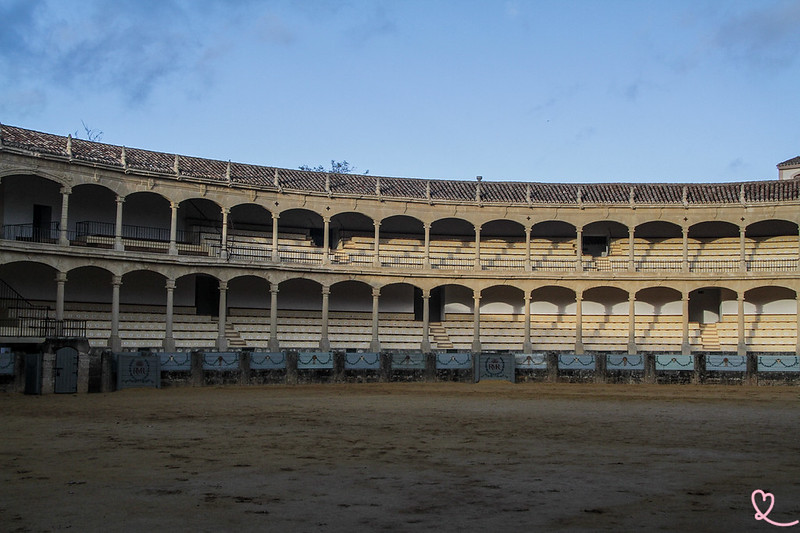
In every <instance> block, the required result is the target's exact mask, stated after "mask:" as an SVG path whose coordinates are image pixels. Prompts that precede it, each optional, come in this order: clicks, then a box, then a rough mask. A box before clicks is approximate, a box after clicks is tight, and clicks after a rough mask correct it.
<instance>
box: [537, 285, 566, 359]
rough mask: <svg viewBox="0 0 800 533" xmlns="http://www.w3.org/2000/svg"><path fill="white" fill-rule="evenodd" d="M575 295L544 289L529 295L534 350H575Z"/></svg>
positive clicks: (561, 290)
mask: <svg viewBox="0 0 800 533" xmlns="http://www.w3.org/2000/svg"><path fill="white" fill-rule="evenodd" d="M575 311H576V299H575V291H573V290H572V289H568V288H566V287H559V286H553V285H547V286H544V287H539V288H537V289H534V290H533V291H532V292H531V343H532V348H533V349H534V350H573V349H574V348H575Z"/></svg>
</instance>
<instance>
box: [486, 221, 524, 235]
mask: <svg viewBox="0 0 800 533" xmlns="http://www.w3.org/2000/svg"><path fill="white" fill-rule="evenodd" d="M509 237H513V238H517V237H522V238H523V239H524V238H525V226H524V225H523V224H521V223H520V222H517V221H516V220H508V219H505V218H496V219H494V220H490V221H488V222H484V224H483V226H482V227H481V240H483V239H484V238H487V239H491V238H496V239H508V238H509Z"/></svg>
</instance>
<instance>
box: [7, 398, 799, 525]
mask: <svg viewBox="0 0 800 533" xmlns="http://www.w3.org/2000/svg"><path fill="white" fill-rule="evenodd" d="M0 407H2V411H1V412H2V414H0V427H2V439H0V466H1V468H2V470H0V472H1V474H0V475H1V476H2V487H1V488H0V529H2V530H4V531H63V530H68V529H69V530H71V531H108V530H112V531H215V532H216V531H233V530H238V531H270V532H272V531H348V532H350V531H375V530H387V531H393V530H396V531H418V530H438V531H457V530H460V531H464V530H469V531H550V530H569V531H632V530H644V529H647V530H658V529H660V530H665V531H747V530H751V531H768V530H775V531H778V530H780V529H779V528H775V527H774V526H771V525H768V524H766V523H765V522H757V521H756V520H755V519H754V509H753V507H752V504H751V503H750V495H751V493H752V492H753V490H755V489H763V490H764V491H769V492H771V493H773V494H774V496H775V505H774V508H773V510H772V512H771V513H770V514H769V518H771V519H772V520H775V521H784V522H788V521H792V520H795V519H800V389H799V388H796V387H795V388H791V387H758V388H756V387H741V386H728V387H717V386H708V385H706V386H697V387H695V386H665V385H659V386H652V385H588V384H541V383H537V384H518V385H511V384H507V383H482V384H478V385H471V384H463V383H438V384H391V385H386V384H362V385H319V386H317V385H310V386H295V387H287V386H268V387H247V388H238V387H226V388H214V387H207V388H188V387H186V388H171V389H164V390H158V391H157V390H128V391H123V392H116V393H112V394H102V395H101V394H92V395H81V396H72V395H68V396H63V395H61V396H54V395H51V396H40V397H36V396H23V395H20V394H2V395H0ZM764 507H765V509H764V510H766V504H765V505H764ZM798 529H800V526H798Z"/></svg>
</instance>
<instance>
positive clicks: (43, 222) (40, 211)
mask: <svg viewBox="0 0 800 533" xmlns="http://www.w3.org/2000/svg"><path fill="white" fill-rule="evenodd" d="M52 221H53V208H52V207H50V206H49V205H39V204H34V205H33V240H35V241H38V240H42V239H50V238H51V237H50V224H51V223H52Z"/></svg>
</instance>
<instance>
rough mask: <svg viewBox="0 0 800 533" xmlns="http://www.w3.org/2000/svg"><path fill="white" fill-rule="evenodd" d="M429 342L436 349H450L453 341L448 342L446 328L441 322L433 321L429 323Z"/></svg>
mask: <svg viewBox="0 0 800 533" xmlns="http://www.w3.org/2000/svg"><path fill="white" fill-rule="evenodd" d="M430 334H431V344H432V345H434V346H435V347H436V349H438V350H450V349H452V348H453V343H452V342H450V337H449V336H448V335H447V330H446V329H445V327H444V326H443V325H442V324H441V322H434V323H431V325H430Z"/></svg>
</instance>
